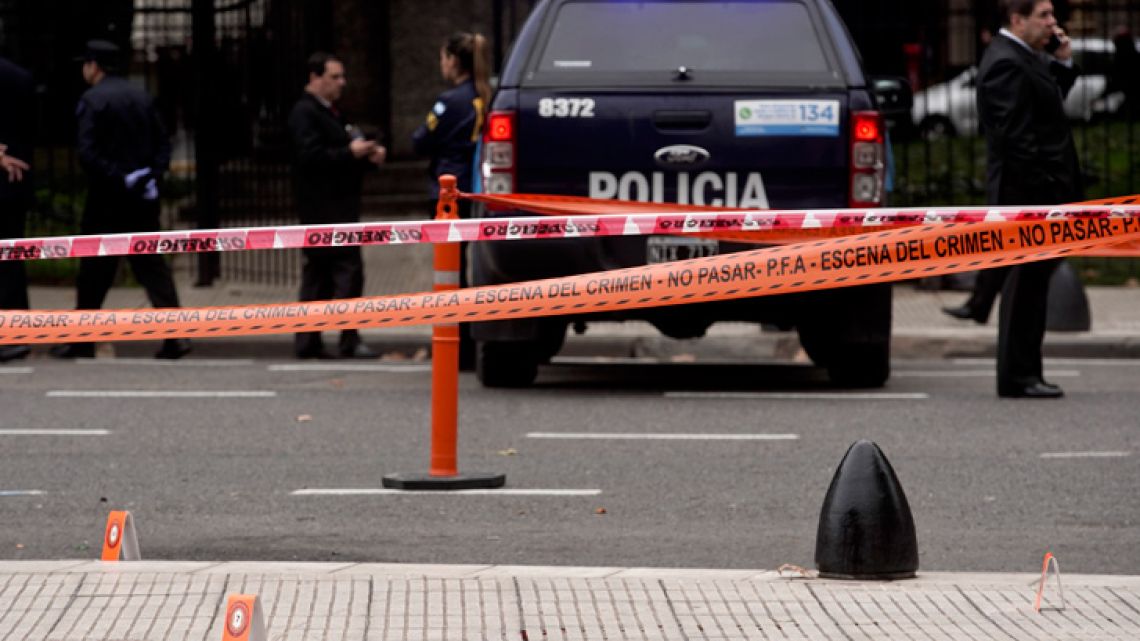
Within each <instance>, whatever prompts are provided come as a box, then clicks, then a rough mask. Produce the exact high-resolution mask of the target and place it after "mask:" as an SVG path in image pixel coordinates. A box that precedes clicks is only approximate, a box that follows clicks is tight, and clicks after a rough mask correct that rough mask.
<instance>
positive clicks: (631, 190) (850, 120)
mask: <svg viewBox="0 0 1140 641" xmlns="http://www.w3.org/2000/svg"><path fill="white" fill-rule="evenodd" d="M896 98H897V96H896ZM884 133H885V131H884V124H883V119H882V114H881V113H880V111H879V110H878V109H877V108H876V100H875V97H874V96H873V95H872V90H871V83H870V81H869V79H868V78H867V77H866V76H865V75H864V73H863V71H862V69H861V68H860V60H859V55H858V52H857V51H856V49H855V47H854V45H853V44H852V42H851V39H850V37H849V35H848V33H847V30H846V28H845V27H844V25H843V23H842V21H841V20H840V18H839V16H838V14H837V13H836V11H835V9H834V7H832V5H831V3H830V2H828V0H763V1H756V0H752V1H746V0H727V1H725V0H721V1H716V2H712V1H700V0H680V1H678V0H662V1H656V2H653V1H622V0H542V1H540V2H538V3H537V5H536V6H535V8H534V10H533V12H532V14H531V16H530V17H529V19H528V20H527V22H526V25H525V26H524V28H523V29H522V31H521V32H520V35H519V37H518V39H517V40H516V42H515V44H514V46H513V49H512V51H511V53H510V55H509V58H508V60H507V61H506V64H505V66H504V69H503V72H502V75H501V77H500V81H499V88H498V91H497V93H496V94H495V97H494V100H493V101H492V105H491V113H490V114H489V115H488V121H487V127H486V128H485V135H484V141H483V147H482V156H481V161H480V163H481V172H482V182H483V190H484V191H486V192H489V193H506V192H530V193H551V194H570V195H589V196H592V197H596V198H619V199H626V200H642V201H657V202H675V203H691V204H698V205H700V204H704V205H724V206H727V207H740V208H769V207H770V208H829V207H830V208H835V207H847V206H852V207H872V206H876V205H878V204H880V203H881V202H882V199H883V180H884V165H885V148H884ZM476 215H479V214H478V213H477V214H476ZM750 247H751V248H755V246H754V245H753V246H747V245H740V244H732V243H727V242H720V243H718V242H716V241H707V240H698V239H694V238H675V237H648V238H647V237H618V238H601V239H590V240H536V241H512V242H505V243H477V244H475V246H474V248H473V255H472V262H473V267H472V270H473V277H474V283H475V284H476V285H489V284H501V283H509V282H517V281H523V280H532V279H536V278H549V277H558V276H567V275H571V274H579V273H584V272H594V271H601V270H609V269H618V268H622V267H630V266H635V265H643V264H646V263H653V262H663V261H667V260H676V259H685V258H695V257H700V256H707V255H711V254H714V253H718V252H728V251H739V250H741V249H745V248H750ZM628 319H639V320H647V321H649V322H650V323H652V324H653V325H654V326H656V327H657V329H659V330H660V331H661V332H662V333H664V334H665V335H667V336H671V337H674V338H690V337H697V336H701V335H703V334H704V333H705V330H706V329H707V328H708V327H709V326H710V325H711V324H712V323H713V322H715V321H721V320H731V321H755V322H758V323H771V324H775V325H778V326H781V327H785V328H791V327H795V328H797V330H798V332H799V336H800V340H801V343H802V344H803V347H804V349H805V351H806V352H807V354H808V355H809V356H810V357H811V358H812V360H813V361H814V362H815V363H816V364H818V365H820V366H822V367H825V368H826V369H827V371H828V373H829V375H830V377H831V379H832V380H833V381H834V382H835V383H837V384H840V385H845V386H859V387H875V386H880V385H882V384H883V383H884V382H885V381H886V380H887V378H888V376H889V374H890V333H891V290H890V286H889V285H875V286H864V287H852V288H846V289H839V290H832V291H826V292H819V293H808V294H795V295H783V296H770V297H761V298H752V299H745V300H738V301H726V302H716V303H701V304H693V305H683V306H672V307H659V308H651V309H643V310H629V311H623V312H620V313H603V314H590V315H585V316H579V317H574V316H556V317H548V318H531V319H518V320H505V321H493V322H485V323H478V324H476V325H474V326H473V328H472V330H473V335H474V337H475V339H476V340H477V341H478V353H477V359H476V371H477V373H478V376H479V379H480V380H481V381H482V383H483V384H484V385H487V386H493V387H500V386H503V387H508V386H525V385H529V384H531V383H532V382H533V381H534V379H535V377H536V375H537V371H538V366H539V365H540V364H541V363H543V362H546V361H548V360H549V359H550V358H551V357H552V356H553V355H554V354H556V353H557V352H558V350H559V349H560V348H561V346H562V342H563V339H564V337H565V335H566V328H567V326H568V324H569V323H574V322H586V323H588V322H590V321H593V320H628Z"/></svg>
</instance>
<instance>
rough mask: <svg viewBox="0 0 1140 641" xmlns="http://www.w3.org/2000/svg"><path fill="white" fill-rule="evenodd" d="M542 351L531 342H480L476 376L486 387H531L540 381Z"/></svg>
mask: <svg viewBox="0 0 1140 641" xmlns="http://www.w3.org/2000/svg"><path fill="white" fill-rule="evenodd" d="M539 351H540V350H539V349H538V348H537V346H536V345H534V344H533V343H531V342H529V341H511V342H499V341H486V342H484V341H480V342H479V344H478V349H477V351H476V357H475V375H476V376H477V377H478V378H479V382H480V383H482V384H483V386H484V387H529V386H530V385H531V384H533V383H534V379H535V378H537V377H538V362H539V358H540V354H539Z"/></svg>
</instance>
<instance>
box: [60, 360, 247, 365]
mask: <svg viewBox="0 0 1140 641" xmlns="http://www.w3.org/2000/svg"><path fill="white" fill-rule="evenodd" d="M74 362H75V364H77V365H98V366H100V367H102V366H104V365H149V366H157V367H248V366H250V365H253V364H254V362H255V361H254V360H253V359H252V358H184V359H179V360H170V359H163V358H77V359H75V361H74Z"/></svg>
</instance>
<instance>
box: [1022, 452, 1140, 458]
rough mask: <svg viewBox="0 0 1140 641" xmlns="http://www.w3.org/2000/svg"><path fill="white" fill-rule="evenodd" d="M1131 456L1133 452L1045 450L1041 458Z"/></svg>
mask: <svg viewBox="0 0 1140 641" xmlns="http://www.w3.org/2000/svg"><path fill="white" fill-rule="evenodd" d="M1129 456H1132V452H1122V451H1115V452H1112V451H1109V452H1045V453H1043V454H1042V455H1041V458H1047V459H1058V458H1128V457H1129Z"/></svg>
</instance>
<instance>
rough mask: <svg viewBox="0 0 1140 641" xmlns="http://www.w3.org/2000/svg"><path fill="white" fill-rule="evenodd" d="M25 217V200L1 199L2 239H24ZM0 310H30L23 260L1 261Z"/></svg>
mask: <svg viewBox="0 0 1140 641" xmlns="http://www.w3.org/2000/svg"><path fill="white" fill-rule="evenodd" d="M5 179H6V178H5ZM25 215H26V208H25V207H24V201H23V200H13V199H8V198H0V238H23V237H24V216H25ZM0 309H28V276H27V272H26V271H25V270H24V261H22V260H4V261H0Z"/></svg>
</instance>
